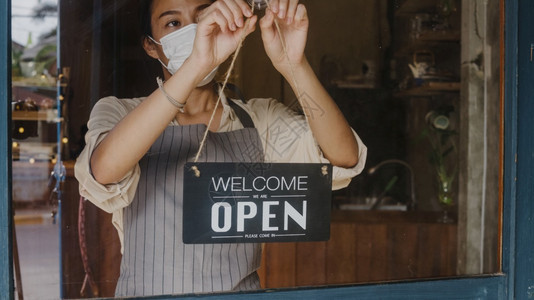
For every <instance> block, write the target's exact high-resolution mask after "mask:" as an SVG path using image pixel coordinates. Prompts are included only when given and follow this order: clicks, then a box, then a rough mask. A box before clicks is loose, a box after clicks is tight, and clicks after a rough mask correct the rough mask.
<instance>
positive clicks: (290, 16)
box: [286, 0, 299, 25]
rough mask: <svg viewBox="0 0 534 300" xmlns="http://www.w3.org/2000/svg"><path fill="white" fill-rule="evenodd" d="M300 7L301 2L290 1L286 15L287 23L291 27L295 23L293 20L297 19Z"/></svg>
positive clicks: (296, 0) (297, 0)
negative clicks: (296, 15)
mask: <svg viewBox="0 0 534 300" xmlns="http://www.w3.org/2000/svg"><path fill="white" fill-rule="evenodd" d="M298 5H299V0H290V1H289V6H288V8H287V13H286V23H287V24H288V25H289V24H291V23H293V20H294V19H295V14H296V12H297V7H298Z"/></svg>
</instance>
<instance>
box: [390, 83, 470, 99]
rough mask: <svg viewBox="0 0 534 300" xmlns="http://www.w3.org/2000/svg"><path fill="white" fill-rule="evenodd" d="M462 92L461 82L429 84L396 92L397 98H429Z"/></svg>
mask: <svg viewBox="0 0 534 300" xmlns="http://www.w3.org/2000/svg"><path fill="white" fill-rule="evenodd" d="M457 92H460V82H428V83H427V84H425V85H424V86H420V87H415V88H411V89H408V90H404V91H400V92H396V93H395V94H394V96H395V97H429V96H438V95H440V94H443V93H457Z"/></svg>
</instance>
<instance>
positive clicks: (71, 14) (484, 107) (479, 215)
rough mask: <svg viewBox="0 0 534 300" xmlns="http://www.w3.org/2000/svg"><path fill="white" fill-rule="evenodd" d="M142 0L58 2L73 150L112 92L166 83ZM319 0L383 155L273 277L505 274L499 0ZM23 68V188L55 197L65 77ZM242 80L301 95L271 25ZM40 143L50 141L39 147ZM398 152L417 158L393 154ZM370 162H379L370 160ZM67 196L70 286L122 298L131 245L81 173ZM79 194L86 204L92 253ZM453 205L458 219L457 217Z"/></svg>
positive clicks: (335, 75) (17, 136)
mask: <svg viewBox="0 0 534 300" xmlns="http://www.w3.org/2000/svg"><path fill="white" fill-rule="evenodd" d="M137 2H138V1H113V2H112V3H103V1H99V0H94V1H83V2H80V1H69V0H65V1H62V2H61V3H60V6H61V15H60V16H59V17H60V20H61V22H62V24H68V25H63V26H62V29H61V44H60V47H61V53H62V56H61V60H62V65H63V67H68V68H69V69H70V70H71V71H70V72H71V74H75V76H70V79H69V85H68V87H67V88H66V93H65V100H66V101H67V103H68V104H69V106H68V111H67V114H66V116H65V118H66V119H67V120H68V123H66V126H67V127H66V131H65V132H66V137H67V139H68V140H67V141H66V143H65V144H66V146H67V148H66V149H67V152H66V154H65V157H66V159H67V160H70V161H72V160H74V159H75V158H76V157H77V155H78V154H79V152H80V151H81V149H82V148H83V145H84V140H83V135H84V133H85V131H86V128H85V124H86V122H87V119H88V116H89V112H90V109H91V108H92V106H93V105H94V103H95V102H96V101H97V100H98V99H100V98H102V97H104V96H107V95H116V96H117V97H128V98H132V97H140V96H146V95H147V94H149V93H150V92H152V91H153V90H154V89H155V87H154V78H155V77H156V76H157V75H158V74H159V72H160V66H159V65H158V63H157V62H152V61H151V60H149V59H148V57H146V55H145V54H144V52H143V51H142V49H141V48H140V46H139V39H138V34H137V31H136V30H135V28H136V25H137V24H135V23H137V8H138V7H139V6H138V3H137ZM305 4H306V6H307V8H308V11H309V15H310V20H311V27H310V34H309V40H308V46H307V55H308V59H309V60H310V63H311V64H312V67H313V68H314V70H315V71H316V73H317V74H319V75H320V78H321V81H322V83H323V84H324V85H325V86H326V87H327V88H328V91H329V93H330V94H331V95H332V97H333V98H334V99H335V100H336V102H337V104H338V105H339V106H340V108H341V109H342V111H343V112H344V113H345V116H346V118H347V120H348V121H349V123H350V125H351V126H352V127H354V128H355V129H356V130H357V131H358V133H359V134H360V136H361V137H362V139H363V141H364V142H365V143H366V145H367V146H368V148H369V157H368V163H367V169H366V171H365V172H364V174H362V175H360V176H358V177H357V178H356V179H354V180H353V182H352V183H351V185H350V186H349V187H348V188H347V189H344V190H342V191H338V192H335V193H334V195H333V196H334V197H333V203H332V205H333V208H334V209H333V214H332V225H331V238H330V240H329V241H327V242H317V243H284V244H267V245H266V246H265V248H264V255H263V262H262V268H261V269H260V278H261V282H262V287H264V288H277V287H293V286H313V285H325V284H344V283H360V282H379V281H388V280H402V279H413V278H435V277H444V276H447V277H448V276H457V275H465V274H480V273H493V272H496V271H498V270H499V264H498V255H499V254H498V224H497V222H498V221H497V220H498V219H499V217H498V201H499V199H498V195H499V190H498V183H499V177H498V173H499V165H498V161H499V160H498V159H496V158H497V157H499V156H500V153H499V142H500V138H499V134H498V132H499V131H498V130H499V128H498V124H500V121H499V98H498V97H499V96H498V95H499V82H498V78H499V76H498V74H499V72H500V70H499V38H500V37H499V33H498V32H499V30H498V29H499V28H498V25H497V24H496V23H497V22H488V20H492V19H493V20H494V19H496V18H497V17H498V15H499V11H498V9H499V8H498V3H482V2H480V1H471V2H470V3H467V2H465V1H464V2H461V1H453V0H435V1H422V0H406V1H385V0H384V1H375V2H373V5H369V3H368V1H364V0H339V1H337V2H336V3H335V5H333V4H332V3H328V2H325V1H319V0H307V1H306V2H305ZM17 5H18V4H17ZM13 12H14V14H15V10H13ZM13 19H14V20H16V19H17V18H16V17H15V16H14V17H13ZM474 20H476V21H474ZM14 36H15V34H14ZM17 36H20V34H17ZM33 38H34V39H35V37H33ZM43 41H44V40H43ZM19 44H21V45H25V43H24V42H21V43H19ZM52 44H53V42H52ZM20 49H22V48H19V50H20ZM16 50H17V49H16V46H14V51H16ZM13 57H14V58H17V55H14V56H13ZM45 57H46V56H45ZM19 59H21V60H20V61H22V56H19ZM23 66H24V64H23V65H19V67H18V69H17V68H14V72H20V74H26V75H27V76H26V75H24V77H26V78H31V80H33V81H32V83H31V84H32V85H38V86H39V88H37V89H34V90H31V91H30V92H31V93H34V94H35V95H34V94H32V95H31V96H32V97H31V98H32V99H33V102H30V101H28V102H26V101H25V100H26V98H27V97H26V96H25V94H24V95H22V94H20V93H21V92H20V91H28V90H29V88H28V87H26V86H25V87H23V88H20V89H19V88H18V87H20V85H21V83H18V82H19V80H17V79H16V78H15V77H14V86H15V88H14V93H13V95H14V100H15V103H14V104H13V105H14V111H17V112H21V113H14V114H13V124H14V125H16V126H14V127H13V128H14V130H15V131H14V132H13V137H14V142H13V153H14V160H15V161H14V168H13V170H14V171H13V172H14V174H13V177H14V181H15V182H14V199H15V201H19V200H17V199H29V201H39V200H40V199H45V198H46V197H48V195H49V192H50V191H49V189H48V188H47V187H46V185H47V181H48V175H49V172H50V167H49V166H50V163H49V162H51V163H55V161H54V159H55V157H54V153H55V152H56V150H57V149H56V148H55V147H56V141H57V137H56V135H55V129H54V130H52V131H50V130H47V129H46V126H47V125H46V124H48V122H50V121H51V120H53V118H54V116H55V112H54V109H57V107H55V97H56V96H55V93H56V90H55V88H53V87H52V88H48V87H47V85H46V84H41V83H42V82H43V83H44V82H46V80H49V79H51V80H52V83H54V82H55V76H57V74H56V73H55V70H54V69H55V68H52V69H48V68H46V66H42V65H39V64H34V66H33V67H31V68H30V67H28V66H27V64H26V66H24V67H23ZM28 68H30V69H28ZM32 68H33V69H32ZM221 69H223V70H225V69H226V68H225V67H222V68H221ZM45 70H47V71H46V72H45ZM258 70H261V71H258ZM33 71H36V73H35V74H33V73H31V72H33ZM28 72H30V73H28ZM35 75H39V76H35ZM42 75H44V77H43V76H42ZM49 76H50V77H49ZM26 80H28V79H26ZM232 81H233V82H234V83H235V84H236V85H238V86H239V87H241V89H242V91H243V94H244V95H245V96H249V97H250V96H254V97H258V96H260V97H273V98H277V99H282V100H283V101H284V102H285V103H286V104H289V105H291V104H292V103H293V102H294V101H295V96H294V95H293V94H291V92H290V90H291V89H290V87H289V86H288V84H287V83H284V82H283V81H282V79H281V77H280V76H279V75H278V73H277V72H276V71H275V70H274V69H273V68H272V67H271V65H270V63H269V62H268V58H267V57H266V56H265V54H264V51H263V46H262V44H261V39H260V37H259V35H258V33H255V34H254V35H253V36H251V37H249V38H248V39H247V41H246V44H245V48H244V49H243V53H242V54H241V56H240V58H239V60H238V69H237V70H236V72H235V73H234V75H233V76H232ZM36 95H38V96H36ZM40 97H42V98H40ZM15 98H16V99H15ZM47 99H52V100H54V101H52V102H50V101H48V100H47ZM17 100H22V101H17ZM29 115H31V116H34V115H36V116H37V117H38V118H40V119H39V120H40V121H39V122H33V120H29V119H28V117H27V116H29ZM32 118H33V117H32ZM21 128H22V129H21ZM432 139H434V140H433V142H431V141H432ZM28 142H31V143H37V144H38V145H39V146H38V147H35V146H34V147H33V148H31V149H30V150H29V148H28ZM436 143H437V144H436ZM436 148H439V149H436ZM35 149H38V150H35ZM35 151H37V152H35ZM392 159H394V160H397V161H402V162H403V163H388V164H382V163H383V162H387V161H390V160H392ZM22 162H23V163H24V165H31V166H37V165H43V168H36V167H30V168H28V169H29V170H28V169H25V170H26V171H21V170H23V168H19V167H18V166H17V164H18V163H22ZM404 163H405V164H404ZM66 165H67V167H69V163H68V162H67V163H66ZM70 166H72V164H71V165H70ZM378 166H380V167H378ZM406 166H409V167H406ZM372 167H376V169H375V171H374V172H369V171H370V169H371V168H372ZM38 170H40V171H38ZM29 171H31V172H32V174H30V175H28V174H26V173H23V175H20V176H23V177H20V176H19V175H18V174H21V173H20V172H29ZM440 171H442V172H441V173H440ZM412 174H413V178H412ZM440 174H441V175H442V176H441V178H440V177H439V175H440ZM71 175H72V174H71ZM18 176H19V177H18ZM28 178H30V179H28ZM438 178H440V179H438ZM25 180H26V181H25ZM412 180H413V181H412ZM17 182H18V183H17ZM444 184H446V185H447V189H444V188H443V187H444ZM412 185H413V189H412ZM27 186H32V187H33V188H31V189H28V188H26V187H27ZM412 190H413V191H414V192H412ZM445 190H446V191H445ZM445 192H447V193H448V194H447V195H444V193H445ZM64 195H65V197H66V200H65V205H64V208H63V224H62V237H63V244H62V247H63V254H64V256H63V269H62V272H63V275H62V276H63V279H64V285H63V287H62V290H63V292H64V295H65V297H67V298H75V297H81V296H84V297H91V296H112V295H113V294H114V291H115V284H116V280H117V278H118V274H119V265H118V262H119V261H120V257H121V256H120V252H119V250H120V249H119V247H120V246H119V244H118V239H117V236H116V234H115V230H114V228H113V227H112V225H111V217H110V216H109V215H107V214H106V213H103V212H102V211H100V210H98V209H97V208H95V207H94V206H92V204H90V203H87V202H83V201H81V202H80V201H79V198H78V194H77V183H76V182H75V181H74V178H73V177H72V176H67V181H66V183H65V185H64ZM447 197H449V198H447ZM414 199H416V201H414ZM440 199H441V202H440ZM448 199H449V200H452V201H449V200H448ZM449 202H450V203H451V205H447V204H448V203H449ZM80 205H82V207H84V209H85V211H84V217H85V219H83V224H84V229H85V244H84V245H85V246H82V250H83V251H82V252H81V251H80V250H81V249H80V244H79V240H78V237H79V234H80V232H79V230H78V229H79V220H80V217H81V216H82V215H80V212H79V207H80ZM45 206H46V211H49V210H50V209H49V206H48V204H47V205H45ZM444 211H446V212H447V213H448V217H449V218H450V219H451V220H452V222H443V221H444V220H443V212H444ZM19 239H21V237H19ZM19 244H21V243H19ZM19 247H20V245H19ZM84 258H85V259H86V262H87V264H86V266H85V268H84V264H83V263H82V262H83V259H84ZM22 259H23V258H22ZM88 270H90V273H89V274H90V275H91V276H90V277H86V276H87V274H88V273H87V271H88ZM86 278H89V279H92V280H93V281H90V280H89V279H88V281H86ZM23 280H24V279H23ZM84 282H85V284H84ZM82 287H83V289H82ZM81 290H82V291H83V293H82V294H81V293H80V291H81Z"/></svg>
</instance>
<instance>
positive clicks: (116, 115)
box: [75, 97, 367, 245]
mask: <svg viewBox="0 0 534 300" xmlns="http://www.w3.org/2000/svg"><path fill="white" fill-rule="evenodd" d="M143 99H144V98H135V99H117V98H115V97H107V98H103V99H101V100H100V101H99V102H98V103H97V104H96V105H95V107H94V108H93V110H92V112H91V116H90V119H89V122H88V124H87V126H88V132H87V134H86V136H85V142H86V146H85V148H84V150H83V151H82V153H81V154H80V156H79V157H78V159H77V161H76V165H75V176H76V178H77V179H78V182H79V183H80V187H79V188H80V195H81V196H83V197H85V198H86V199H87V200H89V201H91V202H92V203H93V204H95V205H96V206H97V207H99V208H101V209H103V210H104V211H106V212H108V213H112V214H113V217H112V222H113V225H114V226H115V228H116V229H117V231H118V234H119V238H120V241H121V245H122V243H123V216H122V212H123V208H124V207H126V206H128V205H129V204H130V203H131V202H132V200H133V198H134V195H135V192H136V189H137V183H138V181H139V177H140V168H139V165H136V166H135V167H134V168H133V169H132V170H131V171H130V172H129V173H128V174H126V176H125V177H124V178H123V179H122V180H121V181H119V182H118V183H116V184H108V185H102V184H100V183H98V182H97V181H96V180H95V179H94V177H93V176H92V174H91V169H90V159H91V154H92V153H93V151H94V150H95V148H96V147H97V146H98V144H99V143H100V142H101V141H102V140H103V139H104V137H105V136H106V135H107V134H108V133H109V131H110V130H111V129H113V127H115V125H116V124H117V123H119V121H120V120H121V119H122V118H124V117H125V116H126V115H127V114H128V113H129V112H130V111H132V110H133V109H134V108H135V107H136V106H137V105H139V103H141V102H142V101H143ZM237 103H238V104H239V105H240V106H241V107H243V108H244V109H245V110H246V111H247V112H248V113H249V115H250V116H251V118H252V121H253V122H254V125H255V126H256V129H257V130H258V133H259V135H260V139H261V141H262V144H263V148H264V149H263V150H264V153H265V161H266V162H274V163H282V162H292V163H328V160H327V159H326V158H325V157H324V156H323V154H322V152H321V149H320V148H319V147H318V145H317V143H316V142H315V139H314V138H313V135H312V132H311V130H310V128H309V126H308V123H307V122H306V120H305V118H304V117H303V116H302V115H299V114H297V113H295V112H294V111H293V110H291V109H289V108H288V107H287V106H285V105H284V104H282V103H280V102H278V101H277V100H274V99H251V100H249V101H247V103H242V102H241V101H237ZM222 104H223V108H224V109H223V113H222V117H221V123H220V126H219V131H220V132H226V131H233V130H238V129H242V128H243V125H242V124H241V122H240V121H239V119H238V117H237V115H236V114H235V113H234V111H233V110H232V109H231V108H230V106H229V105H228V103H227V100H226V99H224V98H223V99H222ZM316 113H317V112H316ZM319 113H320V112H319ZM170 126H179V124H177V123H176V122H173V123H171V124H170ZM353 133H354V136H355V137H356V139H357V141H358V145H359V151H360V153H359V162H358V164H357V165H356V166H354V167H353V168H350V169H344V168H339V167H334V168H333V182H332V189H334V190H336V189H341V188H344V187H346V186H347V185H348V184H349V183H350V181H351V179H352V178H353V177H354V176H356V175H358V174H360V173H361V172H362V170H363V168H364V165H365V160H366V158H367V148H366V147H365V145H364V144H363V143H362V141H361V140H360V138H359V137H358V135H357V134H356V132H354V131H353Z"/></svg>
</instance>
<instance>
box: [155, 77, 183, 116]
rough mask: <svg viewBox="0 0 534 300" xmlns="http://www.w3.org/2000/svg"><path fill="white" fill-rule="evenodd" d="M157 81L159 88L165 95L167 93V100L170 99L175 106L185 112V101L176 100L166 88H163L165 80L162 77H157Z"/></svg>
mask: <svg viewBox="0 0 534 300" xmlns="http://www.w3.org/2000/svg"><path fill="white" fill-rule="evenodd" d="M156 82H157V83H158V87H159V90H160V91H161V92H162V93H163V95H165V98H167V100H168V101H169V102H170V103H171V104H172V105H174V107H176V108H178V110H179V111H180V112H181V113H183V112H184V106H185V103H180V102H178V101H176V99H174V98H173V97H171V96H170V95H169V94H167V92H166V91H165V89H164V88H163V80H161V78H159V77H156Z"/></svg>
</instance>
